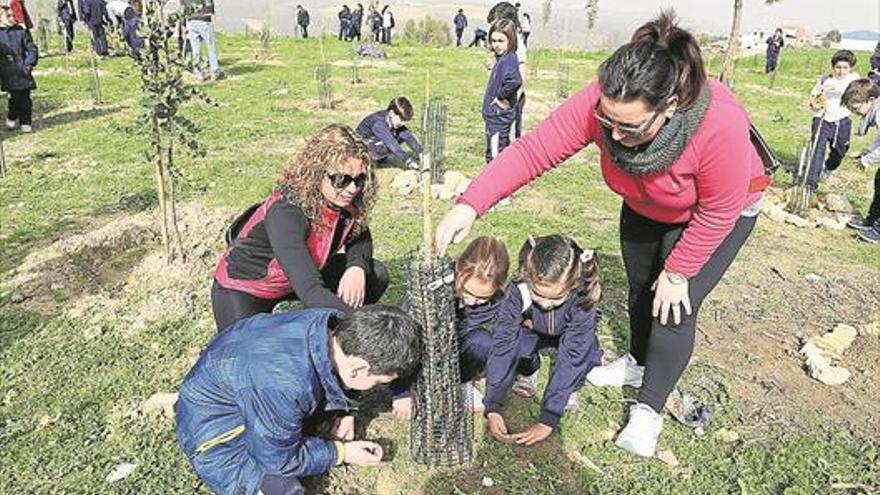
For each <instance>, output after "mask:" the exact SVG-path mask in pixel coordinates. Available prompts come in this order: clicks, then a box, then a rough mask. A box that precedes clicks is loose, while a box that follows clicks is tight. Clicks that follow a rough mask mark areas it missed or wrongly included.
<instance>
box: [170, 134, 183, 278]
mask: <svg viewBox="0 0 880 495" xmlns="http://www.w3.org/2000/svg"><path fill="white" fill-rule="evenodd" d="M165 165H166V166H165V171H166V172H167V173H168V193H169V194H168V200H169V204H168V213H169V215H168V222H169V223H170V224H171V225H170V226H171V232H172V233H173V234H174V238H173V239H172V244H171V256H172V258H173V259H178V260H181V261H184V260H185V258H186V256H185V253H184V252H183V241H182V240H181V237H180V229H179V228H178V226H177V179H175V178H174V142H173V141H169V142H168V158H167V160H166V162H165Z"/></svg>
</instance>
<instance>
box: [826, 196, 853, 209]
mask: <svg viewBox="0 0 880 495" xmlns="http://www.w3.org/2000/svg"><path fill="white" fill-rule="evenodd" d="M825 209H827V210H828V211H834V212H837V213H852V211H853V207H852V204H851V203H850V202H849V200H848V199H846V198H845V197H844V196H843V195H840V194H834V193H831V194H828V195H827V196H825Z"/></svg>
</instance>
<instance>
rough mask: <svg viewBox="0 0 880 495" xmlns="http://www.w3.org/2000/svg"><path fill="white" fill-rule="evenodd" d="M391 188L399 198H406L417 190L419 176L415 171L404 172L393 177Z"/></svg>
mask: <svg viewBox="0 0 880 495" xmlns="http://www.w3.org/2000/svg"><path fill="white" fill-rule="evenodd" d="M391 188H392V189H394V190H395V191H397V193H398V194H400V195H401V196H408V195H409V194H410V193H411V192H413V191H415V190H416V189H418V188H419V174H418V172H416V171H415V170H404V171H403V172H400V173H399V174H397V175H395V176H394V179H393V180H392V181H391Z"/></svg>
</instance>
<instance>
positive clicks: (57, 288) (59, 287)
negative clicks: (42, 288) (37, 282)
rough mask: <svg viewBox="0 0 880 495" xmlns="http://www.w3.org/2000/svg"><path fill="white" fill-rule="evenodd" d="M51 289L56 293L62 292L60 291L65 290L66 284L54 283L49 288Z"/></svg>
mask: <svg viewBox="0 0 880 495" xmlns="http://www.w3.org/2000/svg"><path fill="white" fill-rule="evenodd" d="M49 289H50V290H53V291H56V292H57V291H60V290H64V284H62V283H60V282H55V283H53V284H52V285H50V286H49Z"/></svg>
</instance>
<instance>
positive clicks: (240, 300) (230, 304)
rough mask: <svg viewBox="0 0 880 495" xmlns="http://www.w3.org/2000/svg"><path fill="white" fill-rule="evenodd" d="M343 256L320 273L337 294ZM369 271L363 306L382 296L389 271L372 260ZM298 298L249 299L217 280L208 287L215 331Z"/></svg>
mask: <svg viewBox="0 0 880 495" xmlns="http://www.w3.org/2000/svg"><path fill="white" fill-rule="evenodd" d="M345 264H346V260H345V255H343V254H334V255H333V256H331V257H330V259H329V260H328V261H327V263H326V264H325V265H324V268H323V269H322V270H321V278H322V279H323V280H324V287H326V288H327V289H329V290H331V291H333V292H334V293H335V292H336V289H337V287H339V280H340V279H341V278H342V274H343V273H345V269H346V267H345ZM370 265H371V266H370V269H369V270H367V288H366V291H365V294H364V304H373V303H375V302H377V301H378V300H379V298H380V297H382V294H384V293H385V289H387V288H388V282H389V277H388V270H387V269H386V268H385V265H383V264H382V262H381V261H379V260H375V259H374V260H371V263H370ZM295 299H297V297H296V293H295V292H292V293H290V294H289V295H288V296H285V297H282V298H280V299H262V298H259V297H256V296H252V295H251V294H248V293H247V292H242V291H238V290H234V289H227V288H225V287H221V286H220V284H218V283H217V281H216V280H215V281H214V285H213V286H211V305H212V306H213V308H214V321H215V322H216V323H217V331H218V332H219V331H221V330H223V329H224V328H226V327H228V326H229V325H232V324H233V323H235V322H237V321H238V320H243V319H245V318H248V317H251V316H253V315H256V314H259V313H271V312H272V310H273V309H275V306H277V305H278V303H280V302H281V301H293V300H295Z"/></svg>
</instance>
